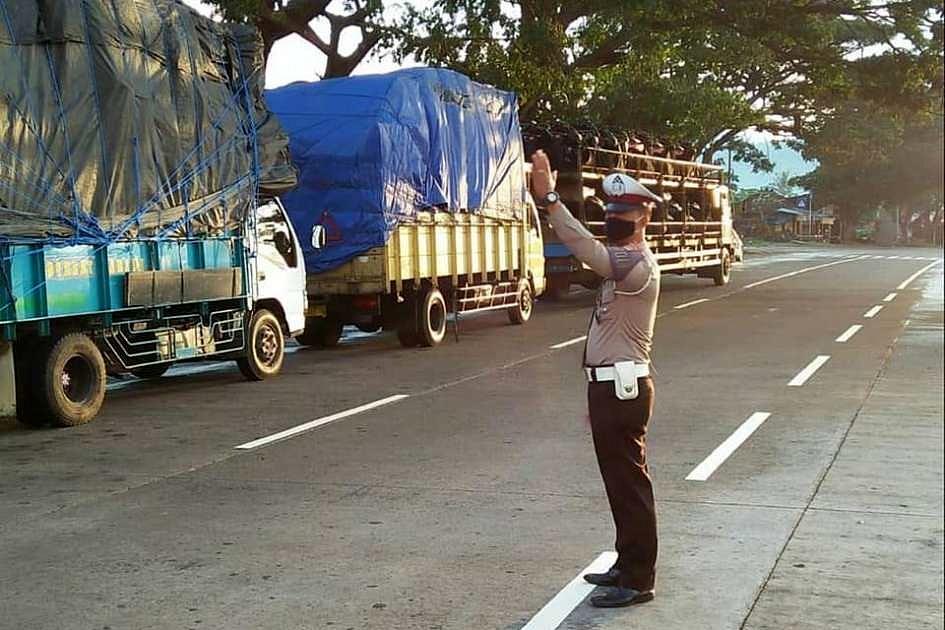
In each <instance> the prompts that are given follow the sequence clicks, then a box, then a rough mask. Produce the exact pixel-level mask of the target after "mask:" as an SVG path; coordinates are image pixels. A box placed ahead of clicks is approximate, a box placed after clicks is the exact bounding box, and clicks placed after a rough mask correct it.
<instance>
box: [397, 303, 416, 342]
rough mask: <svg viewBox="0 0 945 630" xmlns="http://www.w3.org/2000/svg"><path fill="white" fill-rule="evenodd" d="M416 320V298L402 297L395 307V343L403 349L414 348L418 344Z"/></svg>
mask: <svg viewBox="0 0 945 630" xmlns="http://www.w3.org/2000/svg"><path fill="white" fill-rule="evenodd" d="M418 319H419V318H418V317H417V297H416V295H414V294H408V295H406V296H404V301H403V302H401V303H400V304H398V305H397V341H399V342H400V345H401V346H403V347H404V348H416V347H417V344H419V343H420V326H419V324H418V321H417V320H418Z"/></svg>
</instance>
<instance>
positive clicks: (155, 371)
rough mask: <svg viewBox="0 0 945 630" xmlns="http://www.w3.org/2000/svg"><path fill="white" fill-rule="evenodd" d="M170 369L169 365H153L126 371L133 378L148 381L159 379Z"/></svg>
mask: <svg viewBox="0 0 945 630" xmlns="http://www.w3.org/2000/svg"><path fill="white" fill-rule="evenodd" d="M169 369H171V364H170V363H155V364H154V365H143V366H141V367H136V368H131V369H130V370H128V371H129V372H131V374H132V375H133V376H134V377H135V378H140V379H149V378H161V377H162V376H164V374H166V373H167V371H168V370H169Z"/></svg>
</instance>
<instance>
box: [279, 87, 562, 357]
mask: <svg viewBox="0 0 945 630" xmlns="http://www.w3.org/2000/svg"><path fill="white" fill-rule="evenodd" d="M266 101H267V104H268V106H269V108H270V109H271V110H272V111H273V112H274V113H275V115H276V116H277V117H278V119H279V121H280V123H281V124H282V126H283V127H284V128H285V130H286V132H287V133H288V135H289V149H290V154H291V157H292V161H293V163H294V164H295V166H296V168H297V169H298V172H299V185H298V187H297V188H295V189H294V190H293V191H291V192H288V193H286V194H285V195H284V196H283V201H284V203H285V206H286V209H287V210H288V214H289V217H290V219H291V221H292V223H293V224H294V226H295V228H296V230H297V232H298V233H299V235H300V239H301V240H302V252H303V255H304V258H305V264H306V267H307V269H308V299H309V309H308V317H307V321H306V329H305V333H304V334H303V335H301V336H300V337H298V339H299V340H300V341H302V342H303V343H307V344H312V345H333V344H335V343H337V341H338V338H339V336H340V335H341V331H342V326H343V325H345V324H354V325H356V326H358V327H359V328H361V329H362V330H369V331H373V330H379V329H381V328H384V329H392V330H396V331H397V335H398V338H399V339H400V341H401V343H402V344H403V345H404V346H408V347H409V346H418V345H419V346H433V345H436V344H438V343H440V341H442V339H443V337H444V335H445V331H446V322H447V316H448V314H449V313H453V314H455V316H456V321H457V322H458V320H459V316H464V315H466V314H468V313H472V312H478V311H489V310H495V311H506V312H507V313H508V316H509V318H510V320H511V321H512V322H513V323H524V322H525V321H527V320H528V318H529V316H530V315H531V310H532V304H533V299H534V298H535V296H537V295H539V294H540V293H541V292H542V291H543V290H544V284H545V283H544V260H543V257H542V251H541V245H542V241H541V233H540V226H539V224H538V215H537V212H536V211H535V208H534V204H532V203H531V201H530V197H529V195H528V191H527V188H526V179H525V160H524V152H523V145H522V137H521V132H520V129H519V123H518V111H517V108H518V105H517V99H516V97H515V95H514V94H512V93H509V92H504V91H502V90H498V89H496V88H494V87H491V86H488V85H482V84H479V83H476V82H474V81H472V80H470V79H469V78H468V77H465V76H463V75H462V74H459V73H457V72H453V71H450V70H444V69H435V68H411V69H405V70H399V71H396V72H392V73H389V74H380V75H366V76H356V77H348V78H342V79H331V80H324V81H317V82H314V83H294V84H291V85H288V86H285V87H282V88H278V89H275V90H269V91H267V92H266Z"/></svg>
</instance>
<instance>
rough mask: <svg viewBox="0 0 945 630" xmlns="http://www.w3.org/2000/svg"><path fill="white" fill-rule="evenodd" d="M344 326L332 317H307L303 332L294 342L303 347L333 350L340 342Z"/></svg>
mask: <svg viewBox="0 0 945 630" xmlns="http://www.w3.org/2000/svg"><path fill="white" fill-rule="evenodd" d="M343 329H344V324H342V323H341V321H340V320H338V319H336V318H334V317H308V318H306V320H305V331H304V332H302V334H301V335H298V336H296V338H295V340H296V341H298V342H299V343H300V344H302V345H303V346H313V347H316V348H334V347H335V346H337V345H338V342H339V341H341V335H342V332H343Z"/></svg>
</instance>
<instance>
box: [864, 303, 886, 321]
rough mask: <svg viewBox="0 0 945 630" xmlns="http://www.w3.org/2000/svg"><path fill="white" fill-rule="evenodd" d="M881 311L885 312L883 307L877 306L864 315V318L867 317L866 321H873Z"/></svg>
mask: <svg viewBox="0 0 945 630" xmlns="http://www.w3.org/2000/svg"><path fill="white" fill-rule="evenodd" d="M881 310H883V305H882V304H877V305H876V306H874V307H873V308H871V309H870V310H868V311H866V312H865V313H863V317H865V318H866V319H873V318H874V317H876V314H877V313H879V312H880V311H881Z"/></svg>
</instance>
